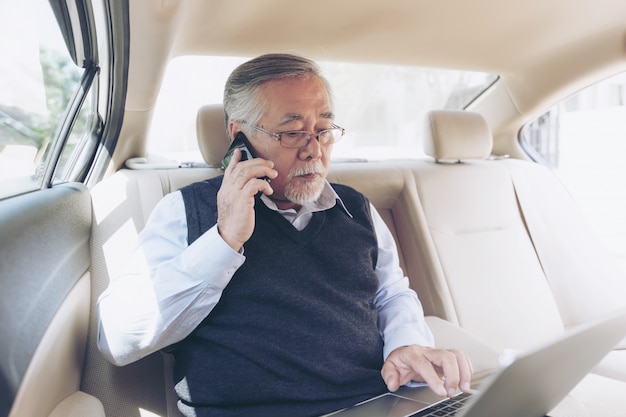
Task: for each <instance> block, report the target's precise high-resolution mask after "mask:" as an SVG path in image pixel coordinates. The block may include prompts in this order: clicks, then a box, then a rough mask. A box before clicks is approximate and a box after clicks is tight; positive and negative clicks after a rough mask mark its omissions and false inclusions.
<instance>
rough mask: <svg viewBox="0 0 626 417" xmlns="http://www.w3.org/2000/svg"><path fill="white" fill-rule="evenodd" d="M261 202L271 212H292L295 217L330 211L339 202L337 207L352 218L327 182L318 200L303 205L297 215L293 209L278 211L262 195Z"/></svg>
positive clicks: (272, 203) (270, 201) (274, 205)
mask: <svg viewBox="0 0 626 417" xmlns="http://www.w3.org/2000/svg"><path fill="white" fill-rule="evenodd" d="M261 201H263V203H265V205H266V206H267V207H268V208H269V209H271V210H274V211H278V212H281V213H284V212H292V213H294V214H297V215H301V214H304V213H314V212H316V211H324V210H328V209H331V208H333V207H335V205H336V204H337V202H339V206H340V207H341V209H342V210H343V211H344V212H345V213H346V214H347V215H348V216H349V217H350V218H352V214H351V213H350V211H348V208H347V207H346V205H345V204H344V203H343V201H342V200H341V197H339V195H338V194H337V192H336V191H335V189H334V188H333V187H332V186H331V185H330V183H329V182H328V181H324V188H323V189H322V193H321V194H320V196H319V198H318V199H317V200H316V201H314V202H312V203H309V204H305V205H304V206H302V208H300V210H299V211H298V212H297V213H296V211H295V210H294V209H289V210H280V209H279V208H278V207H277V206H276V203H274V202H273V201H272V200H271V199H270V198H269V197H268V196H266V195H265V194H263V195H262V196H261Z"/></svg>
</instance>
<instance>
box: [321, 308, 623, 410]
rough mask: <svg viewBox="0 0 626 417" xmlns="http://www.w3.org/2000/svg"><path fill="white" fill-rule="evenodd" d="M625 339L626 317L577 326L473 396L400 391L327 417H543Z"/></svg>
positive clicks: (502, 371) (526, 356) (529, 354)
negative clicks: (451, 416)
mask: <svg viewBox="0 0 626 417" xmlns="http://www.w3.org/2000/svg"><path fill="white" fill-rule="evenodd" d="M625 334H626V311H622V312H620V313H616V314H612V315H610V316H609V317H607V318H604V319H602V320H598V321H595V322H593V323H587V324H584V325H581V326H578V327H576V328H575V329H572V330H569V331H567V332H566V333H565V334H564V335H563V336H562V337H560V338H559V339H558V340H556V341H555V342H552V343H549V344H547V345H544V346H541V347H540V348H538V349H534V350H531V351H528V352H525V353H522V354H520V355H519V356H518V357H517V358H516V359H514V360H512V361H511V362H510V364H508V365H506V366H504V367H502V368H500V369H499V370H498V371H496V372H494V374H493V375H492V376H491V377H490V378H488V379H487V380H486V381H485V382H484V383H483V384H482V386H481V387H480V389H479V390H478V391H476V392H473V393H472V394H469V395H468V394H464V393H461V394H459V395H458V396H456V397H452V398H449V399H444V400H442V399H441V398H440V397H437V396H436V395H435V394H434V393H433V392H432V391H430V389H429V388H427V387H420V388H407V387H404V388H401V389H400V390H398V391H397V392H395V393H393V394H392V393H388V394H384V395H381V396H379V397H376V398H373V399H371V400H368V401H365V402H363V403H360V404H357V405H355V406H354V407H350V408H348V409H344V410H341V411H338V412H336V413H332V414H330V415H329V416H332V417H349V416H353V417H411V416H415V417H422V416H428V415H433V416H446V415H454V416H455V417H502V416H507V417H541V416H545V415H546V414H547V413H548V412H549V411H550V410H552V409H553V408H554V407H556V406H557V405H558V404H559V402H561V401H562V400H563V398H565V396H566V395H567V394H568V393H569V392H570V391H571V390H572V389H573V388H574V387H575V386H576V385H577V384H578V383H579V382H580V380H581V379H583V377H584V376H585V375H587V373H589V371H591V369H592V368H593V367H594V366H595V365H596V364H597V363H598V362H599V361H600V360H601V359H602V358H603V357H604V356H605V355H606V354H607V353H608V352H609V351H610V350H611V349H613V348H614V347H615V346H616V345H617V343H618V342H619V341H620V340H621V339H622V337H624V335H625ZM431 412H433V414H429V413H431ZM446 413H450V414H446Z"/></svg>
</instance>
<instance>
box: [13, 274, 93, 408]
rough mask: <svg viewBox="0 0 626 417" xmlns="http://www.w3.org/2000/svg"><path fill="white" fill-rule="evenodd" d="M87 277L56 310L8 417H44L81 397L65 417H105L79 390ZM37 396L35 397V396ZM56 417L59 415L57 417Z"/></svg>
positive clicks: (84, 277)
mask: <svg viewBox="0 0 626 417" xmlns="http://www.w3.org/2000/svg"><path fill="white" fill-rule="evenodd" d="M89 289H90V277H89V274H85V275H84V276H83V277H81V279H80V280H79V281H78V282H77V283H76V285H75V286H74V288H72V291H71V292H70V293H69V294H68V296H67V298H66V299H65V301H64V302H63V304H62V305H61V307H60V308H59V310H58V311H57V313H56V315H55V316H54V318H53V320H52V322H51V323H50V324H49V326H48V329H47V331H46V333H45V334H44V336H43V337H42V339H41V342H40V343H39V346H38V347H37V350H36V352H35V354H34V355H33V358H32V360H31V362H30V365H29V366H28V370H27V372H26V375H25V376H24V380H23V381H22V384H21V385H20V389H19V391H18V393H17V395H16V397H15V402H14V403H13V407H12V408H11V412H10V413H9V417H45V416H48V415H49V414H50V413H52V414H54V413H55V412H57V410H59V409H65V407H66V406H67V404H68V403H69V402H71V401H69V400H67V398H80V399H81V400H82V401H81V404H82V405H81V407H80V410H78V409H76V408H72V409H65V412H64V414H63V416H65V417H85V416H88V417H104V413H103V412H102V404H101V403H100V401H99V400H98V399H97V398H95V397H93V396H90V395H88V394H86V393H81V392H80V391H79V385H80V379H81V374H82V368H83V365H84V364H83V360H84V356H85V340H86V338H87V324H88V317H89ZM35 396H36V397H35ZM56 415H58V414H56Z"/></svg>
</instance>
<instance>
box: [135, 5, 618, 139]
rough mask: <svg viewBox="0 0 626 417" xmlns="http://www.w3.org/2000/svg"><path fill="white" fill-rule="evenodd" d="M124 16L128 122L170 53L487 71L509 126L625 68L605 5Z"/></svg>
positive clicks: (288, 8)
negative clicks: (278, 55) (282, 55)
mask: <svg viewBox="0 0 626 417" xmlns="http://www.w3.org/2000/svg"><path fill="white" fill-rule="evenodd" d="M129 8H130V11H129V13H130V27H131V30H130V31H131V46H130V65H129V83H128V96H127V101H126V112H127V115H128V112H147V113H149V112H150V111H151V109H152V108H153V106H154V103H155V100H156V95H157V94H158V88H157V87H155V86H158V85H159V84H160V81H161V78H162V75H163V72H164V71H165V66H166V63H167V61H168V60H169V59H170V58H172V57H175V56H180V55H226V56H255V55H258V54H261V53H265V52H277V51H288V52H294V53H299V54H303V55H306V56H308V57H311V58H314V59H318V60H338V61H345V62H351V61H354V62H367V63H388V64H397V65H411V66H433V67H441V68H450V69H466V70H477V71H486V72H492V73H496V74H499V75H500V77H501V78H500V81H499V91H500V93H499V95H500V96H506V99H505V100H502V99H500V101H501V102H502V103H506V104H507V105H506V106H501V105H500V106H491V107H485V108H483V109H481V110H482V111H483V112H489V111H494V110H493V109H494V108H497V109H498V110H497V111H498V112H500V113H507V114H499V115H495V116H493V115H489V114H485V116H486V117H487V118H488V119H490V120H495V119H500V120H503V119H505V120H507V121H508V123H509V125H510V124H511V123H513V124H516V123H517V124H518V125H517V126H516V127H515V128H516V129H518V128H519V123H522V122H523V121H524V120H525V118H528V117H530V116H532V115H533V113H536V112H538V111H541V110H544V109H545V107H546V106H547V105H549V104H551V102H552V101H554V100H557V99H559V98H562V97H563V96H564V95H566V94H570V93H572V92H575V91H576V90H577V89H579V88H581V87H582V86H584V85H585V84H588V83H590V82H591V81H595V80H597V79H601V78H604V77H606V76H608V75H611V74H613V73H617V72H619V71H621V70H623V69H624V68H626V59H625V58H626V2H624V1H616V0H595V1H593V2H591V1H588V0H549V1H546V0H525V1H517V0H516V1H502V0H472V1H467V0H385V1H380V0H354V1H347V0H344V1H335V0H316V1H299V2H296V1H287V0H254V1H232V0H210V1H208V0H186V1H183V0H163V1H158V2H156V1H131V2H130V3H129ZM489 109H491V110H489ZM502 126H503V127H502V130H503V131H504V130H506V124H503V125H502ZM492 127H493V126H492ZM509 128H510V126H509ZM496 133H497V132H496Z"/></svg>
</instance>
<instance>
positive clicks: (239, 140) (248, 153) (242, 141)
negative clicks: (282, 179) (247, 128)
mask: <svg viewBox="0 0 626 417" xmlns="http://www.w3.org/2000/svg"><path fill="white" fill-rule="evenodd" d="M237 148H239V149H241V160H242V161H247V160H248V159H254V158H256V155H255V154H254V152H252V146H251V145H250V142H248V138H247V137H246V135H244V134H243V132H239V133H237V135H235V139H233V141H232V142H231V143H230V146H229V147H228V150H227V151H226V155H224V158H223V159H222V169H226V168H227V167H228V164H230V160H231V158H232V157H233V152H234V151H235V149H237ZM261 179H263V180H265V181H267V182H270V179H269V178H268V177H263V178H261Z"/></svg>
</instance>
